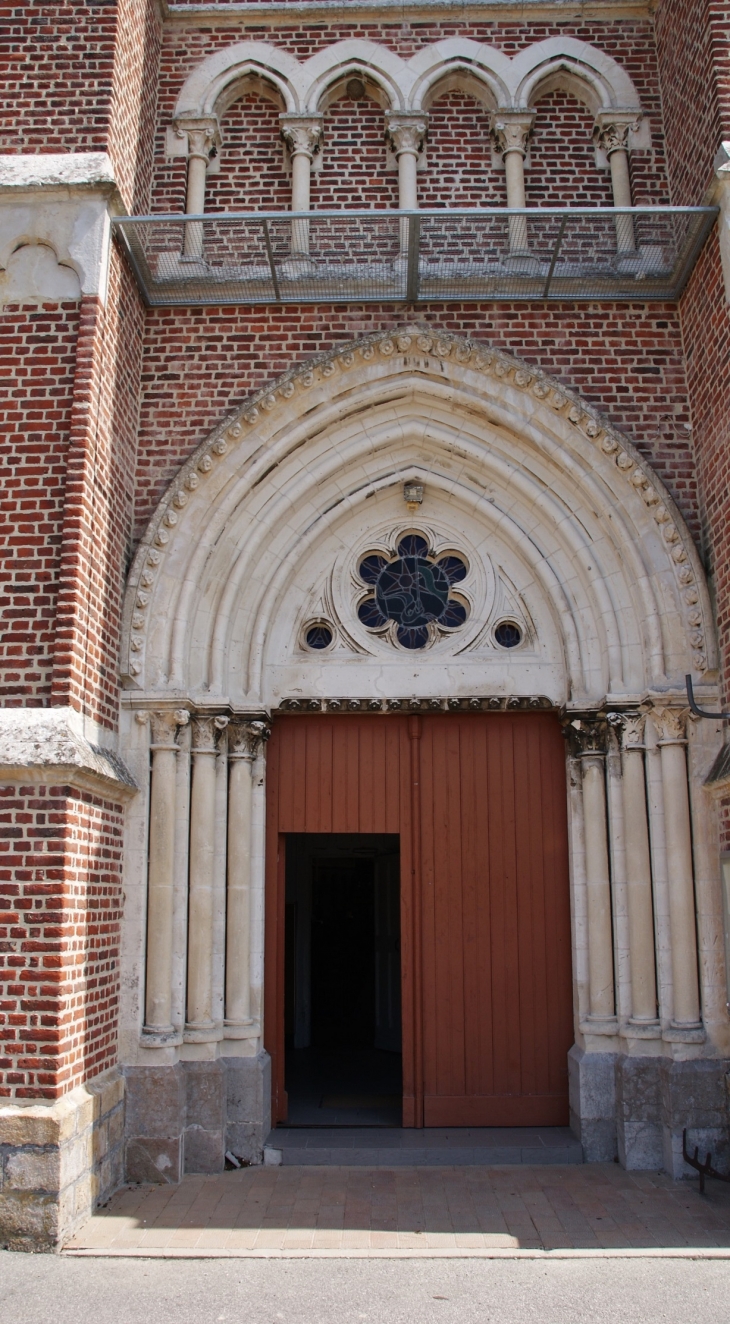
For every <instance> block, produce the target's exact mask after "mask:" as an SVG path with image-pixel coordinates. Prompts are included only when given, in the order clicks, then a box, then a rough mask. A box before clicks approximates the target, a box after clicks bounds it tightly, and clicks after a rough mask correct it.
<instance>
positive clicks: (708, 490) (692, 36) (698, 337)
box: [657, 0, 730, 848]
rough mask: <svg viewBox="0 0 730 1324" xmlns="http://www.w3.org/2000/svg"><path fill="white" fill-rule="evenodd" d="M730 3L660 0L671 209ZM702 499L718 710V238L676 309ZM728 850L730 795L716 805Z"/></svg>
mask: <svg viewBox="0 0 730 1324" xmlns="http://www.w3.org/2000/svg"><path fill="white" fill-rule="evenodd" d="M729 27H730V4H728V3H726V2H722V3H721V2H720V0H663V2H662V3H661V4H660V5H659V7H658V11H657V49H658V55H659V66H660V74H661V84H662V93H663V102H664V114H665V121H666V130H667V150H668V162H669V173H670V179H671V189H672V201H673V202H674V203H696V202H701V201H704V197H705V191H706V190H707V189H708V188H709V187H710V185H711V183H712V178H713V160H714V157H715V153H716V151H717V148H718V146H719V144H720V141H721V140H722V138H724V137H727V136H730V50H729V43H728V38H727V33H728V30H729ZM680 317H681V326H682V333H683V337H684V348H685V353H686V363H687V386H688V397H689V404H690V409H691V418H692V425H693V438H694V453H695V462H696V471H697V481H698V489H699V496H700V513H701V525H702V549H703V557H704V560H705V564H706V567H707V570H708V572H709V574H710V576H711V585H712V589H713V594H714V598H715V604H716V617H717V628H718V640H719V645H720V658H721V669H720V686H721V694H722V698H723V706H724V707H725V708H727V707H728V706H730V445H729V444H728V422H727V399H728V394H729V393H730V309H729V308H728V303H727V299H726V296H725V290H724V285H723V278H722V269H721V265H720V253H719V244H718V239H717V233H715V234H713V236H712V238H711V240H710V242H709V243H708V244H707V245H706V247H705V250H704V252H703V253H702V256H701V258H700V261H699V262H698V264H697V267H696V268H695V270H694V272H693V274H692V277H691V279H690V281H689V284H688V286H687V289H686V291H685V294H684V296H683V298H682V301H681V303H680ZM720 818H721V834H722V841H723V844H724V846H725V848H730V799H728V798H727V797H726V798H725V799H723V800H722V801H721V804H720Z"/></svg>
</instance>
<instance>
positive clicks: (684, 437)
mask: <svg viewBox="0 0 730 1324" xmlns="http://www.w3.org/2000/svg"><path fill="white" fill-rule="evenodd" d="M418 318H419V320H425V321H427V322H428V324H429V325H431V326H439V327H443V328H444V329H446V330H448V331H452V332H454V333H457V334H463V335H469V336H474V337H476V338H477V339H481V340H484V341H488V342H489V343H491V344H494V345H497V346H499V347H500V348H501V349H505V350H507V351H508V352H511V353H514V354H517V355H518V356H520V357H522V358H525V359H528V360H529V361H530V362H532V363H535V364H538V365H539V366H540V367H541V368H543V369H544V370H545V371H546V372H549V373H554V374H555V375H556V376H557V377H559V378H560V379H561V380H563V381H564V382H565V383H566V384H567V385H569V386H571V387H572V388H573V389H575V390H577V391H580V392H581V393H582V394H583V395H584V397H585V399H586V400H588V401H590V402H591V403H592V404H594V405H596V406H597V407H598V408H599V409H601V410H603V412H604V413H605V414H606V415H607V416H608V418H609V419H610V420H611V422H612V423H614V424H615V425H616V426H618V427H620V428H623V429H624V430H625V431H626V432H627V433H628V435H629V436H630V437H631V438H632V439H633V440H634V441H635V442H636V444H637V445H638V446H639V449H640V450H641V451H642V452H643V454H644V455H646V457H647V458H648V459H649V460H650V461H651V463H652V464H654V466H655V468H656V470H657V472H658V473H659V474H660V475H661V477H662V478H663V479H664V481H665V482H666V483H667V485H668V486H669V488H670V490H671V491H672V492H673V493H674V495H675V497H676V498H677V501H678V502H679V505H680V507H681V509H682V510H683V512H684V514H685V516H686V518H687V519H688V521H689V524H690V527H691V528H692V529H693V530H694V532H695V534H697V532H698V528H699V525H698V515H697V495H696V483H695V477H694V472H693V460H692V451H691V446H690V440H689V433H688V430H687V427H688V424H689V412H688V409H687V402H686V383H685V379H684V366H683V360H682V344H681V339H680V332H679V319H678V316H677V311H676V309H675V308H674V307H667V306H662V305H658V306H651V305H649V306H647V305H641V304H637V305H628V306H627V305H616V306H612V305H600V304H589V305H587V306H581V305H577V306H575V307H572V306H570V305H567V304H566V305H556V306H554V307H545V305H540V304H536V305H535V306H534V307H525V306H524V305H508V304H502V305H496V306H494V305H488V306H483V307H480V306H478V305H477V306H474V305H468V304H463V305H458V304H457V305H447V306H435V305H434V306H429V305H426V306H425V307H424V308H422V309H420V308H419V310H418ZM403 320H404V312H403V310H402V309H400V308H397V307H392V306H391V307H379V306H373V307H370V308H363V307H361V308H342V307H337V306H334V307H326V306H320V307H316V308H306V307H288V308H284V309H276V308H272V307H262V308H204V309H201V308H189V309H185V310H182V309H156V310H154V311H152V312H150V314H149V316H148V320H147V329H146V336H145V350H144V366H143V392H144V394H143V400H142V408H141V414H140V440H139V466H138V472H137V478H136V483H135V488H136V507H135V523H136V534H135V536H136V537H139V536H140V534H141V532H142V531H143V529H144V526H145V524H146V522H147V520H148V519H149V518H150V516H151V514H152V512H153V510H154V507H155V504H156V502H157V501H158V500H159V498H160V497H161V495H162V493H163V492H164V490H165V488H166V486H167V484H168V483H169V482H170V481H171V479H172V477H173V475H174V474H175V472H176V471H177V469H178V468H179V466H180V465H181V464H182V463H183V462H184V460H185V459H187V457H188V455H189V454H190V452H191V451H192V450H193V448H194V447H195V446H197V445H198V443H199V442H200V441H202V439H203V438H204V437H205V435H206V433H207V432H208V431H209V429H210V428H212V427H213V426H214V425H216V424H217V423H219V422H220V421H221V419H222V418H223V417H225V415H226V413H227V412H229V411H230V410H232V409H233V408H234V407H235V406H236V405H238V404H239V403H241V401H243V400H244V399H245V398H246V396H247V395H249V394H250V393H251V392H252V391H255V390H258V389H260V387H262V386H263V385H264V383H265V382H266V381H268V380H270V379H271V378H272V377H274V376H276V375H277V374H278V373H281V372H284V371H285V370H286V369H287V368H288V367H290V366H291V364H292V363H295V362H297V361H301V360H302V359H304V358H306V357H307V356H309V355H312V354H315V353H318V352H320V351H323V350H327V349H329V348H331V347H332V346H334V345H336V344H338V343H341V342H342V341H343V340H349V339H352V338H354V337H357V336H358V335H365V334H368V333H370V332H373V331H376V330H379V329H381V328H382V329H385V328H387V327H391V326H394V325H397V324H399V323H401V322H402V321H403Z"/></svg>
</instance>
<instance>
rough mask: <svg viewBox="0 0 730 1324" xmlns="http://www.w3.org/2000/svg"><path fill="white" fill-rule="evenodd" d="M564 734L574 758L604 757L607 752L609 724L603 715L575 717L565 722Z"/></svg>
mask: <svg viewBox="0 0 730 1324" xmlns="http://www.w3.org/2000/svg"><path fill="white" fill-rule="evenodd" d="M563 731H564V734H565V736H566V738H567V740H568V743H569V747H570V752H571V754H572V755H573V758H579V759H587V758H603V756H604V755H605V753H606V744H607V737H608V724H607V722H606V720H605V718H602V717H574V718H573V719H572V721H568V722H566V723H565V725H564V727H563Z"/></svg>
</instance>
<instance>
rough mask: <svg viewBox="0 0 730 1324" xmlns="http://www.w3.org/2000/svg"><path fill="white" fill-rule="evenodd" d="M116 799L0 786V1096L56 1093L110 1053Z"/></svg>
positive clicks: (118, 847)
mask: <svg viewBox="0 0 730 1324" xmlns="http://www.w3.org/2000/svg"><path fill="white" fill-rule="evenodd" d="M121 859H122V809H121V806H120V805H116V804H108V803H106V802H105V801H104V800H100V799H97V798H96V797H94V796H91V795H89V794H87V793H85V792H81V791H77V790H74V789H73V788H71V787H68V786H3V787H0V1096H5V1097H7V1096H13V1095H14V1096H16V1097H17V1098H46V1099H54V1098H57V1097H58V1096H59V1095H61V1094H63V1093H65V1092H66V1091H67V1090H70V1089H73V1088H74V1086H76V1085H78V1084H80V1083H81V1082H82V1081H84V1080H85V1079H88V1078H89V1077H92V1076H95V1075H97V1074H98V1073H99V1072H101V1071H104V1070H106V1068H107V1067H109V1066H112V1065H113V1064H114V1062H115V1060H116V1042H117V1029H116V1017H117V1010H118V1004H119V938H120V923H121V907H122V891H121Z"/></svg>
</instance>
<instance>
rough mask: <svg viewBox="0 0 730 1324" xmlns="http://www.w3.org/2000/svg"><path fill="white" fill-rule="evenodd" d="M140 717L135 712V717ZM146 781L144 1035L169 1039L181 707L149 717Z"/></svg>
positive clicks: (185, 717) (184, 714)
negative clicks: (148, 772) (149, 770)
mask: <svg viewBox="0 0 730 1324" xmlns="http://www.w3.org/2000/svg"><path fill="white" fill-rule="evenodd" d="M140 716H141V714H140ZM150 720H151V725H152V743H151V746H150V748H151V751H152V778H151V785H150V842H149V870H148V884H147V983H146V993H145V1024H144V1033H145V1034H150V1035H162V1036H164V1035H169V1034H172V1033H173V1032H174V1027H173V1025H172V921H173V887H174V877H173V867H174V862H175V831H176V823H175V767H176V762H177V754H178V744H177V739H176V737H177V732H178V728H179V727H181V726H185V725H186V724H187V722H188V721H189V720H190V719H189V716H188V713H187V712H185V710H184V709H182V708H177V709H175V710H174V711H172V712H156V713H152V714H151V717H150Z"/></svg>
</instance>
